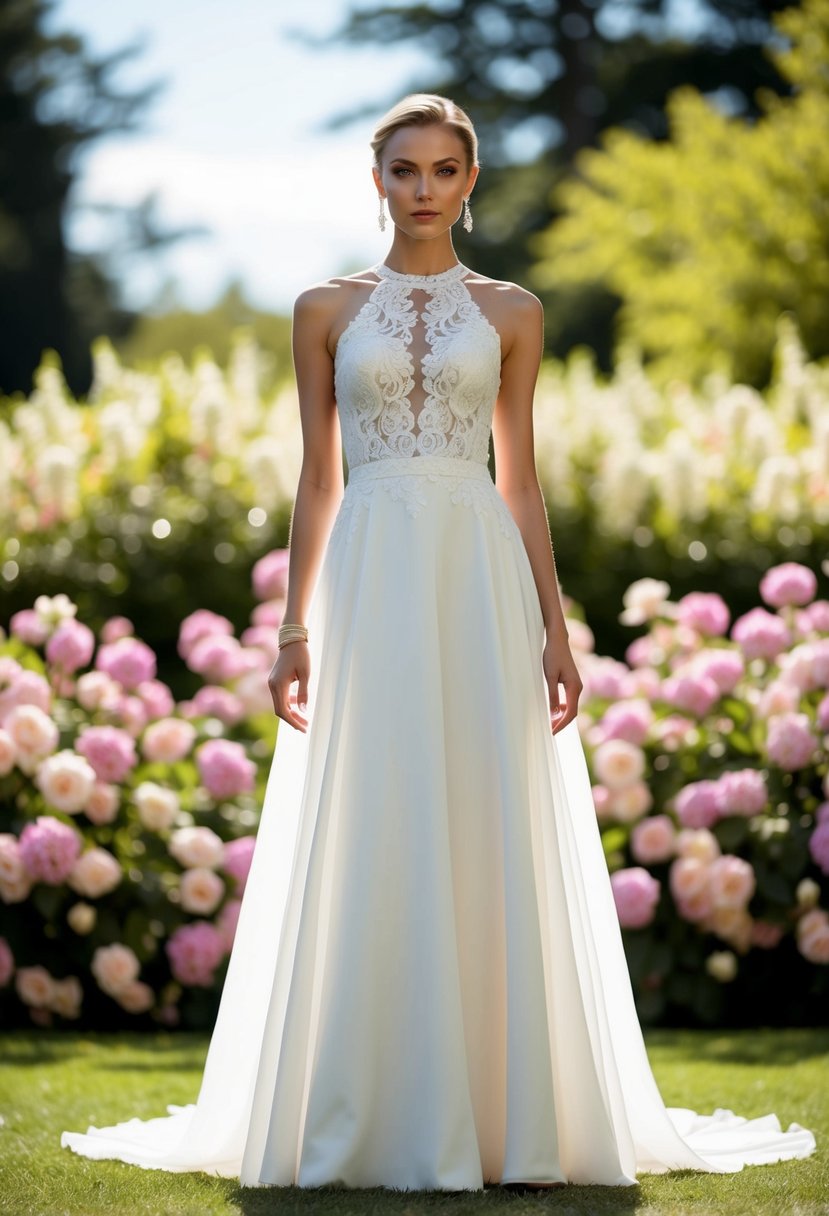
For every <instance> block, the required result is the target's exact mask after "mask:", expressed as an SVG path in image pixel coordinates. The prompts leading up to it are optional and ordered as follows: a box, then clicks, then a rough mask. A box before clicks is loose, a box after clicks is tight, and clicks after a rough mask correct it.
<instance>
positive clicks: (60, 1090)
mask: <svg viewBox="0 0 829 1216" xmlns="http://www.w3.org/2000/svg"><path fill="white" fill-rule="evenodd" d="M647 1044H648V1051H649V1054H650V1058H651V1062H652V1064H653V1068H654V1072H655V1074H656V1079H657V1081H658V1083H659V1086H660V1088H661V1091H662V1095H663V1097H664V1098H665V1101H666V1103H667V1105H669V1106H691V1107H694V1108H695V1109H697V1110H700V1111H702V1112H704V1113H709V1112H710V1111H712V1110H713V1109H714V1108H715V1107H717V1106H724V1107H728V1108H730V1109H732V1110H735V1111H737V1112H738V1113H739V1114H741V1115H746V1116H749V1117H752V1116H756V1115H762V1114H766V1113H767V1112H769V1111H774V1112H775V1113H776V1114H777V1115H778V1116H779V1118H780V1121H781V1123H782V1124H783V1126H784V1127H786V1126H788V1124H789V1123H790V1122H792V1121H794V1122H797V1123H800V1124H801V1125H803V1126H805V1127H809V1128H811V1129H812V1130H813V1131H814V1133H815V1136H816V1138H817V1142H818V1149H817V1152H816V1153H815V1154H814V1155H813V1156H812V1157H810V1158H809V1159H807V1160H805V1161H795V1162H782V1163H780V1164H778V1165H771V1166H755V1167H752V1168H750V1169H747V1170H744V1171H743V1172H742V1173H741V1174H726V1175H716V1174H700V1173H695V1172H693V1171H689V1170H681V1171H676V1172H674V1173H672V1174H668V1175H648V1174H642V1175H640V1185H639V1186H638V1187H630V1188H623V1187H619V1188H609V1187H586V1186H570V1187H568V1188H567V1189H566V1190H563V1191H552V1192H549V1193H547V1194H538V1193H536V1194H527V1195H521V1194H517V1193H514V1192H507V1191H503V1190H502V1189H501V1188H500V1187H488V1188H487V1189H486V1190H484V1191H483V1192H469V1193H468V1194H441V1193H439V1192H418V1193H406V1192H392V1191H385V1190H383V1189H381V1188H376V1189H373V1190H361V1191H348V1190H344V1189H338V1188H323V1189H320V1190H302V1189H300V1188H296V1187H286V1188H278V1189H271V1188H262V1189H249V1188H246V1189H242V1188H240V1187H239V1185H238V1183H237V1182H235V1181H234V1180H232V1179H226V1178H212V1177H209V1176H208V1175H206V1174H166V1173H163V1172H160V1171H156V1170H141V1169H137V1168H135V1167H132V1166H126V1165H123V1164H121V1163H119V1162H108V1161H104V1162H93V1161H87V1160H85V1159H84V1158H80V1157H77V1156H75V1155H74V1154H72V1153H70V1152H69V1151H68V1150H66V1149H61V1148H60V1133H61V1131H62V1130H64V1129H73V1130H81V1131H82V1130H85V1128H86V1126H87V1124H88V1123H96V1124H98V1125H103V1124H107V1123H112V1122H115V1121H117V1120H119V1119H124V1118H129V1117H131V1116H132V1115H138V1116H139V1117H143V1118H148V1117H151V1116H153V1115H159V1114H163V1113H164V1108H165V1106H166V1104H167V1103H168V1102H175V1103H183V1102H190V1101H193V1099H194V1098H195V1096H196V1094H197V1092H198V1086H199V1079H200V1077H201V1069H202V1066H203V1062H204V1056H205V1053H206V1050H207V1039H206V1038H205V1037H204V1036H203V1035H186V1034H180V1035H171V1034H158V1035H152V1036H149V1035H147V1036H141V1035H118V1036H113V1037H103V1036H102V1037H98V1038H95V1037H92V1036H89V1035H72V1034H69V1033H66V1034H52V1033H38V1032H34V1031H31V1032H18V1033H16V1034H13V1035H12V1034H8V1035H4V1036H2V1037H0V1050H2V1058H3V1070H2V1080H0V1114H2V1116H3V1118H4V1120H5V1125H4V1126H3V1127H2V1129H0V1137H1V1139H0V1144H2V1146H3V1151H2V1152H0V1211H2V1212H7V1213H10V1214H11V1213H14V1216H101V1214H104V1213H107V1214H108V1213H119V1214H120V1213H124V1214H125V1216H183V1214H185V1213H186V1214H187V1216H214V1214H215V1216H227V1214H229V1213H263V1214H264V1213H266V1212H268V1213H273V1212H278V1213H286V1214H287V1213H293V1212H303V1213H305V1212H308V1213H310V1212H314V1213H317V1212H318V1213H323V1214H325V1213H337V1214H338V1216H346V1214H348V1216H365V1214H370V1213H400V1214H401V1216H413V1214H414V1213H419V1212H426V1211H432V1210H436V1209H443V1210H445V1211H447V1212H452V1213H459V1214H466V1213H469V1212H481V1211H489V1210H492V1209H494V1208H496V1207H502V1208H506V1207H508V1208H509V1210H510V1211H511V1212H514V1213H519V1214H522V1216H523V1214H524V1213H529V1212H538V1211H539V1210H541V1209H549V1210H550V1211H556V1212H559V1213H562V1216H565V1214H566V1216H576V1214H578V1216H582V1214H583V1216H593V1214H594V1213H595V1214H597V1216H604V1214H607V1216H611V1214H612V1216H622V1214H623V1213H634V1212H636V1213H637V1214H642V1216H651V1214H653V1216H656V1214H657V1213H658V1214H659V1216H689V1214H695V1216H696V1214H699V1216H703V1214H705V1216H709V1214H711V1213H716V1214H717V1216H747V1214H749V1213H750V1214H751V1216H763V1214H765V1213H768V1214H769V1216H818V1214H825V1213H829V1167H827V1163H826V1162H827V1156H826V1145H827V1142H828V1141H829V1103H828V1102H827V1097H826V1095H827V1094H829V1032H824V1031H818V1030H759V1031H758V1030H746V1031H739V1032H731V1031H729V1032H727V1033H726V1032H717V1031H713V1032H712V1031H708V1032H706V1031H673V1030H672V1031H667V1030H663V1031H650V1032H648V1035H647Z"/></svg>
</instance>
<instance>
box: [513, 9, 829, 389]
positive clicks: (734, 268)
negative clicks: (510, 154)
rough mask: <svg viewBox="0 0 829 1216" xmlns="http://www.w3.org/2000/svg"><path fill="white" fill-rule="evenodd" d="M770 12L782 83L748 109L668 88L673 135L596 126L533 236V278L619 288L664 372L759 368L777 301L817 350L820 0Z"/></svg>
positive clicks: (821, 242)
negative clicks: (548, 219) (555, 211)
mask: <svg viewBox="0 0 829 1216" xmlns="http://www.w3.org/2000/svg"><path fill="white" fill-rule="evenodd" d="M775 25H776V27H777V29H778V31H779V32H780V34H781V35H782V36H784V37H785V38H786V39H788V40H789V46H788V49H784V48H778V49H775V50H773V51H771V55H772V57H773V59H774V62H775V64H776V67H777V69H778V71H779V72H780V73H781V74H782V75H783V77H784V78H785V79H786V80H787V81H788V82H789V83H790V84H791V86H792V90H793V92H792V95H791V96H789V97H785V98H781V97H778V96H776V95H775V94H773V93H771V92H770V91H764V92H761V94H760V95H759V97H758V101H759V105H760V110H761V117H760V118H759V120H758V121H756V122H749V121H746V120H745V119H744V118H737V117H728V116H726V115H723V114H722V113H721V112H719V111H718V110H717V109H716V108H715V107H714V106H713V105H711V104H710V103H709V102H707V101H706V100H705V99H704V98H703V97H702V96H701V95H700V94H699V93H698V92H697V91H696V90H693V89H690V88H683V89H681V90H678V91H676V92H675V93H674V94H673V95H672V97H671V99H670V102H669V106H668V114H669V121H670V139H669V140H668V141H666V142H664V143H658V144H654V143H651V142H650V141H648V140H646V139H643V138H642V137H641V136H638V135H635V134H633V133H632V132H629V131H623V130H620V129H615V130H612V131H609V132H607V133H606V135H605V136H604V138H603V140H602V149H601V150H597V151H592V150H585V151H584V152H582V153H581V155H580V156H579V158H578V160H577V173H576V174H575V175H574V176H573V177H571V178H570V179H569V180H568V181H566V182H565V183H563V184H562V185H561V186H560V188H559V190H558V192H557V203H558V206H559V207H560V208H561V209H562V212H563V213H564V214H563V218H561V219H559V220H557V221H556V222H555V223H553V225H552V226H551V227H550V228H549V230H548V231H547V233H545V234H544V236H543V237H542V238H541V239H540V240H539V241H538V242H537V248H538V251H539V253H540V254H541V261H540V263H539V265H538V267H537V271H536V275H537V278H536V281H537V282H538V283H539V284H541V285H542V286H547V287H551V286H552V285H556V286H560V285H562V284H564V285H575V286H577V287H584V286H585V285H587V284H593V283H596V282H600V283H602V284H604V285H606V286H607V287H608V288H609V289H610V290H611V291H612V292H614V293H615V294H616V295H617V296H618V297H619V298H620V299H621V308H620V311H619V315H618V338H619V340H620V341H624V342H633V343H634V344H636V345H637V346H638V347H640V348H641V350H642V351H643V352H644V353H645V355H646V356H647V357H649V358H650V360H651V370H652V371H653V372H654V374H655V375H657V376H658V377H661V378H663V379H664V378H665V377H667V376H674V375H675V376H678V377H687V378H690V379H691V380H697V381H699V380H700V379H701V378H702V377H703V376H704V375H705V374H706V373H707V372H709V371H710V370H711V368H712V367H713V366H721V367H723V368H724V370H725V371H726V372H727V374H729V375H730V376H732V377H733V378H735V379H738V380H743V381H746V382H748V383H751V384H755V385H762V384H764V383H766V382H767V381H768V378H769V374H770V371H771V359H772V351H773V346H774V335H775V328H776V324H777V319H778V317H779V316H780V314H781V313H782V312H788V313H789V314H791V316H792V317H793V319H794V320H795V322H796V323H797V326H798V328H799V330H800V333H801V337H802V341H803V344H804V347H805V349H806V351H807V352H808V354H809V355H810V356H811V357H813V358H817V357H821V356H823V355H827V354H829V293H827V290H826V284H827V283H829V203H827V199H829V158H827V156H826V148H827V146H828V145H829V0H806V3H805V4H804V5H803V7H802V8H800V9H798V8H792V9H789V10H788V11H786V12H785V13H783V14H780V15H779V16H778V17H777V18H776V19H775Z"/></svg>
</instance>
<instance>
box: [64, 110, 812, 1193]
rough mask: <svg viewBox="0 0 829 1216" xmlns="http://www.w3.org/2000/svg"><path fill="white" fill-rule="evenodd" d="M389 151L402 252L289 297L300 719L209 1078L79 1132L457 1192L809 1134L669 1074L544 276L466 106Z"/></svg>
mask: <svg viewBox="0 0 829 1216" xmlns="http://www.w3.org/2000/svg"><path fill="white" fill-rule="evenodd" d="M372 147H373V150H374V155H375V165H374V170H373V172H374V180H375V184H376V187H377V192H378V195H379V197H380V226H381V228H383V227H384V225H385V222H386V219H385V206H386V205H387V206H388V210H389V214H390V218H391V221H392V223H393V225H394V237H393V240H392V243H391V247H390V249H389V252H388V254H387V255H386V259H385V261H384V262H382V263H378V264H377V265H375V266H373V267H372V268H371V269H370V270H367V271H365V272H362V273H360V274H355V275H350V276H345V277H341V278H334V279H331V280H328V281H327V282H325V283H322V284H319V285H317V286H314V287H312V288H310V289H309V290H307V291H305V292H303V293H302V295H301V296H300V297H299V299H298V300H297V304H296V309H295V316H294V359H295V366H296V375H297V384H298V389H299V399H300V410H301V418H302V431H303V440H304V455H303V464H302V472H301V475H300V480H299V486H298V490H297V495H296V505H295V510H294V516H293V522H292V530H291V553H290V568H289V580H288V584H289V585H288V598H287V604H286V613H285V623H284V624H283V625H282V626H281V628H280V631H279V634H280V636H279V641H280V651H279V656H278V658H277V660H276V662H275V664H274V667H273V670H272V672H271V675H270V681H269V682H270V687H271V690H272V695H273V701H274V708H275V711H276V713H277V714H278V715H279V717H280V718H281V719H282V720H283V722H284V723H285V724H286V725H287V726H288V727H289V728H292V729H289V730H287V731H286V730H285V729H284V728H283V729H281V730H280V733H279V739H278V743H277V747H276V752H275V756H274V763H273V765H272V768H271V775H270V779H269V783H268V789H267V793H266V797H265V805H264V808H263V814H262V820H261V826H260V830H259V836H258V841H257V846H256V853H255V857H254V862H253V868H252V870H251V875H250V878H249V880H248V886H247V889H246V893H245V897H244V903H243V907H242V911H241V915H240V920H239V927H238V930H237V938H236V942H235V945H234V950H233V955H232V957H231V961H230V965H229V969H228V975H227V980H226V983H225V989H224V993H223V996H222V1003H221V1008H220V1011H219V1016H218V1020H217V1023H216V1028H215V1031H214V1034H213V1038H212V1041H211V1046H210V1051H209V1054H208V1059H207V1064H206V1067H205V1074H204V1079H203V1082H202V1087H201V1091H200V1094H199V1098H198V1101H197V1102H196V1104H195V1105H194V1106H190V1107H186V1108H183V1109H171V1113H170V1115H168V1116H167V1117H165V1118H161V1119H156V1120H150V1121H148V1122H139V1121H138V1120H133V1121H131V1122H129V1123H126V1124H120V1125H118V1126H116V1127H114V1128H104V1129H94V1128H91V1129H90V1131H89V1133H88V1134H87V1135H85V1136H81V1135H77V1134H71V1133H64V1136H63V1139H62V1142H63V1143H64V1144H65V1145H68V1146H69V1147H71V1148H73V1149H75V1151H77V1152H81V1153H84V1154H86V1155H89V1156H93V1157H117V1158H120V1159H122V1160H125V1161H132V1162H135V1163H137V1164H139V1165H144V1166H150V1167H155V1168H161V1169H169V1170H189V1169H203V1170H209V1171H211V1172H214V1173H220V1174H228V1175H232V1176H233V1175H238V1176H239V1177H240V1178H241V1181H242V1183H243V1184H244V1185H251V1186H254V1185H299V1186H305V1187H310V1186H319V1185H325V1184H336V1185H344V1186H350V1187H360V1186H365V1187H370V1186H378V1185H380V1186H385V1187H393V1188H399V1189H442V1190H465V1189H471V1190H476V1189H480V1188H481V1187H482V1186H484V1185H485V1184H487V1183H500V1184H510V1185H526V1186H536V1187H544V1186H557V1185H559V1186H560V1185H564V1184H565V1183H567V1182H577V1183H599V1184H604V1185H608V1186H614V1185H617V1186H629V1185H634V1184H635V1183H636V1173H637V1171H653V1172H658V1171H664V1170H666V1169H670V1168H681V1167H682V1168H690V1169H700V1170H710V1171H714V1172H728V1171H733V1170H737V1169H740V1168H741V1167H742V1165H743V1164H745V1163H749V1162H763V1161H773V1160H780V1159H783V1158H786V1157H793V1156H805V1155H807V1154H808V1153H810V1152H811V1151H813V1149H814V1146H815V1145H814V1137H813V1136H812V1135H811V1133H810V1132H808V1131H806V1130H804V1129H802V1128H799V1127H798V1125H797V1124H792V1125H791V1128H790V1129H789V1131H788V1132H786V1133H784V1132H782V1131H781V1129H780V1125H779V1123H778V1122H777V1120H776V1118H775V1117H774V1116H768V1117H766V1118H765V1119H759V1120H754V1121H752V1122H746V1121H745V1120H741V1119H739V1118H738V1117H736V1116H734V1115H732V1114H731V1112H729V1111H721V1110H718V1111H717V1112H716V1113H715V1114H714V1115H712V1116H708V1117H702V1116H697V1115H696V1114H695V1113H694V1112H693V1111H688V1110H680V1109H677V1110H671V1111H667V1110H666V1109H665V1106H664V1104H663V1102H662V1100H661V1098H660V1096H659V1093H658V1090H657V1087H656V1084H655V1082H654V1079H653V1076H652V1073H651V1071H650V1067H649V1064H648V1060H647V1056H646V1053H645V1048H644V1044H643V1040H642V1036H641V1032H640V1029H639V1025H638V1021H637V1018H636V1013H635V1008H634V1004H633V998H632V993H631V988H630V981H629V977H628V972H627V968H626V964H625V958H624V953H623V949H622V942H621V935H620V932H619V926H618V921H617V918H616V914H615V907H614V904H613V899H612V894H611V890H610V883H609V879H608V874H607V868H606V865H605V862H604V856H603V853H602V848H601V841H600V838H599V832H598V827H597V824H596V818H595V813H594V808H593V804H592V799H591V790H590V782H589V777H588V774H587V769H586V765H585V762H584V755H583V752H582V750H581V746H580V742H579V738H578V734H577V728H576V723H575V721H574V719H575V716H576V713H577V708H578V699H579V694H580V692H581V680H580V679H579V675H578V672H577V670H576V665H575V663H574V661H573V657H572V655H571V653H570V650H569V647H568V644H567V630H566V627H565V622H564V617H563V613H562V606H561V602H560V599H559V594H558V586H557V579H556V574H555V568H554V561H553V553H552V547H551V544H550V536H549V532H548V528H547V520H546V513H545V509H544V504H543V500H542V497H541V493H540V490H539V486H538V482H537V479H536V474H535V463H534V455H533V431H532V399H533V391H534V386H535V381H536V375H537V372H538V367H539V362H540V358H541V352H542V323H543V322H542V310H541V305H540V304H539V301H538V300H537V299H536V298H535V297H534V296H533V295H531V294H530V293H529V292H526V291H524V290H522V289H521V288H520V287H517V286H515V285H514V284H511V283H501V282H496V281H494V280H491V279H487V278H485V277H483V276H481V275H477V274H475V273H474V272H472V271H471V270H469V269H467V268H466V267H465V266H463V265H462V264H461V263H459V262H458V260H457V257H456V256H455V254H454V250H453V246H452V238H451V228H452V225H453V224H454V223H455V222H457V221H458V219H460V218H461V216H463V217H464V222H465V224H466V226H467V227H469V226H470V225H471V209H470V206H469V196H470V194H471V192H472V189H473V187H474V184H475V180H476V178H477V175H478V158H477V144H476V139H475V133H474V131H473V129H472V125H471V123H470V121H469V119H468V117H467V116H466V115H465V114H464V113H463V112H462V111H460V110H459V109H458V108H457V107H456V106H454V105H453V103H452V102H451V101H449V100H447V99H445V98H442V97H437V96H432V95H428V94H427V95H424V94H416V95H412V96H410V97H406V98H404V99H403V101H401V102H400V103H399V105H397V106H396V107H394V109H393V110H391V111H390V112H389V114H387V115H386V117H385V118H384V119H383V120H382V122H381V123H380V125H379V127H378V128H377V131H376V132H375V138H374V141H373V144H372ZM490 433H491V434H492V436H493V438H494V448H495V463H496V481H495V483H493V481H492V478H491V476H490V473H489V468H488V463H487V461H488V455H489V440H490ZM340 437H342V442H343V445H344V448H345V455H346V459H347V463H348V470H349V476H348V484H347V486H346V488H345V491H344V492H343V485H342V464H341V445H340ZM559 686H561V687H563V690H564V699H563V702H562V700H561V698H560V695H559Z"/></svg>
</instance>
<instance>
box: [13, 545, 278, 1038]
mask: <svg viewBox="0 0 829 1216" xmlns="http://www.w3.org/2000/svg"><path fill="white" fill-rule="evenodd" d="M286 572H287V553H286V551H284V550H281V551H276V552H274V553H272V554H270V555H268V556H267V557H266V558H264V559H262V560H261V561H260V562H259V563H257V565H256V566H255V567H254V589H255V591H256V592H257V594H258V598H259V601H260V602H259V603H258V604H257V606H256V608H255V609H254V612H253V617H252V621H251V624H250V626H249V628H248V629H247V630H246V631H245V632H244V633H243V634H242V636H241V637H240V638H236V637H235V636H234V633H233V630H232V626H231V625H230V622H229V621H227V620H226V619H224V618H222V617H220V616H217V615H216V614H214V613H211V612H205V611H197V612H195V613H192V614H191V615H190V616H189V617H187V618H186V619H185V620H184V621H183V622H182V624H181V628H180V630H179V638H178V649H179V654H180V656H181V658H182V660H183V661H184V663H185V664H186V665H187V667H188V668H189V669H190V671H191V672H193V673H196V674H197V675H198V677H199V679H200V680H201V681H202V683H201V686H200V687H199V689H198V691H197V692H196V694H195V696H194V697H193V698H192V699H190V700H187V701H179V702H176V701H175V700H174V699H173V696H172V694H171V692H170V689H169V688H168V687H167V686H166V685H165V684H164V683H162V682H161V681H160V680H158V679H157V678H156V665H155V656H154V654H153V651H152V650H151V649H150V648H149V647H148V646H147V645H146V644H145V643H144V642H143V641H141V640H140V639H139V638H137V637H135V636H134V632H133V629H132V626H131V624H130V622H129V621H128V620H126V619H125V618H123V617H116V618H113V619H111V620H110V621H108V622H107V624H106V626H105V627H104V629H103V631H102V634H101V637H100V639H99V640H97V639H96V638H95V636H94V634H93V633H92V631H91V630H90V629H89V628H87V626H86V625H84V624H83V623H82V622H80V621H78V620H77V619H76V609H75V605H74V604H73V603H72V602H71V601H70V600H69V599H68V598H67V597H66V596H58V597H55V598H52V599H49V598H48V597H45V596H42V597H40V598H39V599H38V601H37V602H36V604H35V607H34V609H30V610H24V611H22V612H19V613H16V614H15V616H14V617H13V618H12V620H11V622H10V636H9V638H8V639H7V640H6V642H5V643H4V644H3V645H2V646H0V828H2V831H0V934H2V936H1V937H0V989H3V990H4V991H3V992H0V997H3V998H4V1000H3V1005H4V1014H5V1015H6V1016H7V1018H11V1019H12V1020H14V1019H15V1018H17V1017H19V1015H20V1013H21V1012H22V1011H27V1013H28V1016H29V1017H31V1019H32V1020H33V1021H34V1022H36V1023H37V1024H39V1025H50V1024H52V1023H53V1022H54V1021H55V1019H57V1020H59V1021H60V1020H70V1021H75V1020H77V1019H79V1018H82V1019H83V1020H84V1022H85V1023H87V1024H90V1025H91V1024H98V1025H100V1024H118V1023H121V1022H123V1021H125V1020H127V1019H128V1018H130V1017H135V1015H146V1016H147V1017H148V1018H149V1017H151V1018H153V1019H155V1020H156V1021H158V1022H160V1023H162V1024H164V1025H177V1024H179V1023H183V1024H185V1025H201V1024H206V1023H209V1021H210V1019H211V1018H212V1016H213V1014H214V1013H215V1002H216V996H217V993H218V991H219V989H220V986H221V981H222V975H223V967H224V963H225V961H226V959H227V956H228V954H229V951H230V947H231V944H232V941H233V934H234V928H235V923H236V917H237V915H238V910H239V903H240V896H241V894H242V892H243V890H244V885H245V879H246V876H247V873H248V869H249V866H250V862H251V857H252V853H253V846H254V841H255V831H256V827H257V825H258V821H259V807H260V805H261V799H262V798H263V796H264V783H265V779H266V777H267V769H268V766H269V761H270V758H271V755H272V750H273V743H274V740H275V724H276V719H275V717H274V714H273V708H272V704H271V699H270V693H269V690H268V686H267V674H268V671H269V669H270V665H271V663H272V662H273V659H274V658H275V656H276V636H277V627H278V625H279V623H280V621H281V619H282V611H283V604H284V590H285V580H286ZM84 668H87V670H83V669H84Z"/></svg>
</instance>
